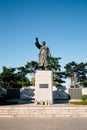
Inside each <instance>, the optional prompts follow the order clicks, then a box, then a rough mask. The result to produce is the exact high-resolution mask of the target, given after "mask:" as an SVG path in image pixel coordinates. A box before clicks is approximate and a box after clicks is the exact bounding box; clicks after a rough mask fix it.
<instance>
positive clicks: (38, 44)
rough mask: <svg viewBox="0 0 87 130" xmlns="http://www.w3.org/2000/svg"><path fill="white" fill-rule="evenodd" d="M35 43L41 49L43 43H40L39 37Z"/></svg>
mask: <svg viewBox="0 0 87 130" xmlns="http://www.w3.org/2000/svg"><path fill="white" fill-rule="evenodd" d="M35 45H36V47H37V48H39V49H40V48H41V45H40V43H39V41H38V38H37V37H36V42H35Z"/></svg>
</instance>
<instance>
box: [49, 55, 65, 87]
mask: <svg viewBox="0 0 87 130" xmlns="http://www.w3.org/2000/svg"><path fill="white" fill-rule="evenodd" d="M60 59H61V58H60V57H59V58H55V57H51V58H50V59H49V62H48V70H51V71H52V72H53V85H54V86H58V85H61V84H62V83H64V82H65V81H63V76H64V73H63V72H61V66H60V64H59V60H60Z"/></svg>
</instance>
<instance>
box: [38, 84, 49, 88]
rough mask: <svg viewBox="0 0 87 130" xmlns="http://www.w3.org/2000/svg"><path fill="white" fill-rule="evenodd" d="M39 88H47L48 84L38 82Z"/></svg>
mask: <svg viewBox="0 0 87 130" xmlns="http://www.w3.org/2000/svg"><path fill="white" fill-rule="evenodd" d="M39 87H40V88H48V84H39Z"/></svg>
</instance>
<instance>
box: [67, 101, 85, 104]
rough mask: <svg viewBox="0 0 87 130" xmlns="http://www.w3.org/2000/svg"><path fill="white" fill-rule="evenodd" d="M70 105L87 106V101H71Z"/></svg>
mask: <svg viewBox="0 0 87 130" xmlns="http://www.w3.org/2000/svg"><path fill="white" fill-rule="evenodd" d="M69 103H70V104H74V105H87V101H83V100H82V101H70V102H69Z"/></svg>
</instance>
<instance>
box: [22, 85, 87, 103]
mask: <svg viewBox="0 0 87 130" xmlns="http://www.w3.org/2000/svg"><path fill="white" fill-rule="evenodd" d="M70 91H71V93H70ZM83 94H87V88H65V87H64V86H63V87H59V88H56V87H55V86H53V99H54V100H67V99H70V97H71V99H80V97H81V95H83ZM21 99H35V86H30V87H23V88H22V89H21Z"/></svg>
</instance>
